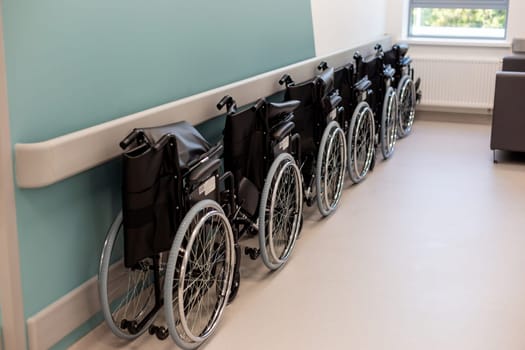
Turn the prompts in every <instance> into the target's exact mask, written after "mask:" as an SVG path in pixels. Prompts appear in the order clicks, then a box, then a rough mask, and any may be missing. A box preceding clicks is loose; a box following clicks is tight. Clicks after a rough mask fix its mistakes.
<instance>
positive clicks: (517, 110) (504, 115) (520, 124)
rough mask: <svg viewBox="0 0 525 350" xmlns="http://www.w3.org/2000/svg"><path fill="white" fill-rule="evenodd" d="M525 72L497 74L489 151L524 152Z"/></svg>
mask: <svg viewBox="0 0 525 350" xmlns="http://www.w3.org/2000/svg"><path fill="white" fill-rule="evenodd" d="M523 91H525V72H498V73H497V74H496V91H495V95H494V111H493V116H492V134H491V140H490V148H491V149H500V150H507V151H518V152H525V137H524V135H525V114H523V111H525V99H524V98H523Z"/></svg>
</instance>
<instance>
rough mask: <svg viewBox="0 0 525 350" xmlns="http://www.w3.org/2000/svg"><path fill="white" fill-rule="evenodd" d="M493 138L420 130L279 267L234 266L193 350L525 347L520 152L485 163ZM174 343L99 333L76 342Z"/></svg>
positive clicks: (524, 164) (444, 127) (456, 127)
mask: <svg viewBox="0 0 525 350" xmlns="http://www.w3.org/2000/svg"><path fill="white" fill-rule="evenodd" d="M489 136H490V126H489V125H487V124H484V125H482V124H460V123H446V122H433V121H418V122H416V125H415V127H414V131H413V134H412V135H411V136H409V137H408V138H406V139H403V140H400V141H398V143H397V145H396V152H395V154H394V156H393V158H392V159H391V160H389V161H386V162H381V161H380V162H378V164H377V166H376V168H375V170H374V171H373V172H372V173H371V174H370V175H369V177H368V178H367V179H366V181H364V182H363V183H361V184H359V185H357V186H350V185H349V184H348V186H347V188H346V189H345V191H344V193H343V198H342V200H341V204H340V207H339V210H338V211H337V212H336V213H335V214H334V215H333V216H331V217H329V218H326V219H323V220H320V217H319V214H317V213H316V212H315V211H314V210H309V211H308V212H307V218H306V220H305V227H304V229H303V231H302V234H301V237H300V239H299V241H298V243H297V246H296V249H295V251H294V254H293V256H292V257H291V260H290V261H289V263H288V264H287V265H286V266H285V268H284V269H282V270H281V271H278V272H276V273H267V272H266V270H265V268H264V267H263V265H262V262H261V261H255V262H252V261H250V260H249V259H247V258H244V259H243V263H242V265H243V269H242V282H241V289H240V291H239V295H238V297H237V299H236V300H235V301H234V302H233V303H232V304H231V305H230V306H228V307H227V308H226V311H225V314H224V317H223V319H222V321H221V324H220V325H219V328H218V329H217V332H216V334H215V335H214V336H213V337H212V338H211V339H210V340H209V341H208V342H207V343H206V344H205V345H204V346H203V347H202V349H206V350H217V349H250V350H267V349H274V350H284V349H301V350H314V349H348V350H350V349H351V350H489V349H490V350H523V349H525V157H523V156H519V155H518V156H516V155H514V156H513V157H511V158H509V159H506V161H505V162H501V163H499V164H497V165H494V164H493V163H492V153H491V151H490V150H489ZM524 137H525V135H524ZM498 157H499V158H501V159H503V158H504V157H506V155H505V154H499V155H498ZM175 348H176V346H175V345H174V343H172V342H171V340H170V339H169V338H168V340H165V341H163V342H161V341H159V340H157V339H156V338H154V337H152V336H149V335H144V336H142V337H141V338H140V339H138V340H136V341H135V342H133V343H125V342H121V341H120V340H118V339H117V338H115V337H114V336H113V335H112V334H111V333H110V332H109V331H108V329H107V328H106V327H105V326H104V325H102V326H101V327H99V328H97V329H96V330H95V331H93V332H91V333H90V334H89V335H88V336H86V337H85V338H84V339H82V340H81V341H79V342H78V343H77V344H75V345H74V346H73V349H100V350H109V349H175Z"/></svg>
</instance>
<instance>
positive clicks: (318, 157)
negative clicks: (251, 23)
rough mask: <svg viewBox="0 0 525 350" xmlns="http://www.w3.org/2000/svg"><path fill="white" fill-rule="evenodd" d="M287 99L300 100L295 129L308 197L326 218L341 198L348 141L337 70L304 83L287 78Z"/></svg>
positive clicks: (331, 70)
mask: <svg viewBox="0 0 525 350" xmlns="http://www.w3.org/2000/svg"><path fill="white" fill-rule="evenodd" d="M279 83H280V84H281V85H286V90H285V96H284V98H285V100H286V101H289V100H299V101H301V105H300V106H299V107H298V108H297V110H296V111H295V130H296V132H297V133H298V134H299V135H300V147H299V151H298V154H297V157H298V158H299V159H300V162H299V163H300V168H301V173H302V176H303V184H304V185H303V187H304V197H305V200H306V204H307V205H308V206H311V205H312V204H313V203H314V201H315V200H317V206H318V208H319V211H320V212H321V214H322V215H323V216H327V215H329V214H331V213H332V212H334V211H335V209H336V208H337V206H338V204H339V201H340V199H341V195H342V191H343V184H344V175H345V166H346V156H347V150H346V140H345V136H344V132H343V130H342V129H341V126H340V125H341V123H342V122H343V121H344V115H343V112H344V111H343V107H342V104H341V103H342V99H341V96H339V92H338V91H337V90H336V89H335V88H334V70H333V69H327V70H326V71H324V72H322V73H321V74H319V75H318V76H316V77H315V78H313V79H310V80H308V81H305V82H302V83H295V82H294V81H293V80H292V78H291V77H290V76H289V75H284V76H283V77H282V78H281V79H280V81H279Z"/></svg>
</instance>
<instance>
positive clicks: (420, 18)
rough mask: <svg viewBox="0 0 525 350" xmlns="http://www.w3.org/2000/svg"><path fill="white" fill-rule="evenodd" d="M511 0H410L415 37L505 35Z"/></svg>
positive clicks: (411, 23)
mask: <svg viewBox="0 0 525 350" xmlns="http://www.w3.org/2000/svg"><path fill="white" fill-rule="evenodd" d="M508 6H509V0H410V15H409V28H408V35H409V36H411V37H434V38H476V39H505V38H506V35H507V34H506V31H507V14H508Z"/></svg>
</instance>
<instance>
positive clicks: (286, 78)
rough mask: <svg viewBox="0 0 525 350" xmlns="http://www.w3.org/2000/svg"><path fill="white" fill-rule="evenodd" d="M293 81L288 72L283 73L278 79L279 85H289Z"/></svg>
mask: <svg viewBox="0 0 525 350" xmlns="http://www.w3.org/2000/svg"><path fill="white" fill-rule="evenodd" d="M292 83H293V80H292V77H291V76H289V75H288V74H285V75H283V76H282V77H281V79H279V85H285V84H286V85H290V84H292Z"/></svg>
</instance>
